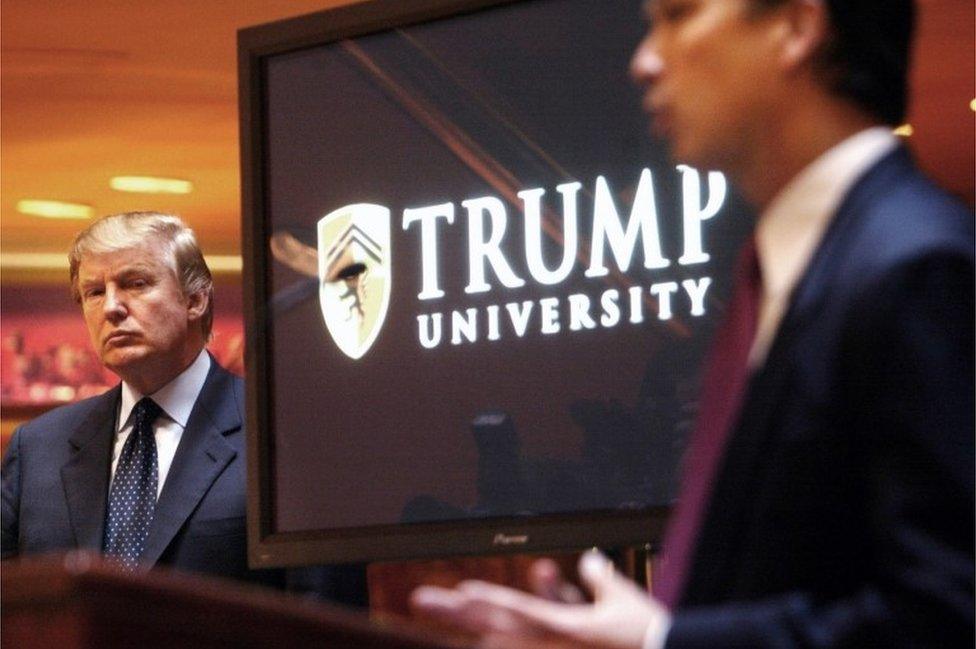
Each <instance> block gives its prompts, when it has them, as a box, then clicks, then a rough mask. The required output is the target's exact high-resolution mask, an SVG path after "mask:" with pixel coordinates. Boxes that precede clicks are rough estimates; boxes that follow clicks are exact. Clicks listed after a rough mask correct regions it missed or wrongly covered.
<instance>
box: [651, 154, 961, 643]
mask: <svg viewBox="0 0 976 649" xmlns="http://www.w3.org/2000/svg"><path fill="white" fill-rule="evenodd" d="M973 247H974V237H973V215H972V213H971V212H969V210H967V209H966V208H964V207H963V206H961V205H960V204H958V203H956V202H955V201H953V200H952V199H950V198H949V197H947V196H946V195H945V194H944V193H943V192H941V191H940V190H938V189H937V188H935V187H934V186H933V185H931V184H930V183H929V182H928V181H927V180H925V179H924V178H923V177H922V176H921V175H920V174H919V173H918V171H917V170H916V169H915V167H914V165H913V163H912V161H911V159H910V156H909V155H908V153H907V152H906V151H905V150H903V149H898V150H896V151H895V152H893V153H892V154H890V155H888V156H886V157H885V158H884V159H882V160H881V161H880V162H879V163H877V164H876V165H875V166H874V167H872V168H871V169H870V170H869V171H868V172H867V173H866V174H864V176H862V178H861V179H860V180H858V181H857V183H856V184H855V186H854V187H853V188H852V190H851V191H850V192H849V193H848V195H847V196H846V197H845V199H844V201H843V203H842V205H841V206H840V208H839V209H838V211H837V213H836V214H835V218H834V219H833V221H832V222H831V225H830V226H829V227H828V230H827V232H826V234H825V236H824V239H823V241H822V243H821V244H820V246H819V247H818V250H817V252H816V253H815V254H814V256H813V259H812V261H811V263H810V265H809V267H808V269H807V270H806V272H805V275H804V276H803V278H802V279H801V280H800V283H799V284H798V285H797V287H796V289H795V291H794V293H793V296H792V299H791V304H790V306H789V309H788V311H787V313H786V315H785V316H784V318H783V320H782V322H781V325H780V329H779V331H778V332H777V336H776V339H775V341H774V343H773V345H772V347H771V349H770V352H769V355H768V357H767V359H766V362H765V363H764V365H763V367H761V368H760V369H759V370H757V371H756V372H755V374H754V375H753V376H752V378H751V381H750V385H749V387H748V390H747V395H746V398H745V402H744V405H743V409H742V412H741V414H740V417H739V421H738V423H737V425H736V428H735V429H734V431H733V433H732V436H731V438H730V441H729V442H728V447H727V448H726V452H725V455H724V459H723V463H722V466H721V468H720V470H719V472H718V475H717V479H716V483H715V485H714V491H713V496H712V499H711V501H710V504H709V508H708V511H707V515H706V518H705V520H704V523H703V528H702V530H701V533H700V535H699V538H698V540H697V543H696V548H695V551H694V554H693V562H692V568H691V572H690V573H689V575H688V582H687V586H686V589H685V591H684V593H683V595H682V599H681V601H680V602H679V605H678V607H677V608H676V611H675V617H674V624H673V627H672V630H671V633H670V634H669V636H668V641H667V645H666V646H667V647H668V648H669V649H677V648H684V647H750V648H761V647H814V646H815V647H858V648H860V647H902V646H910V647H915V646H931V647H957V646H958V647H972V646H973V624H974V623H973V607H974V602H973V565H974V559H973V544H974V538H973V527H974V520H973V512H974V502H973V490H974V484H973V476H974V458H973V446H974V442H973V435H974V421H973V412H974V403H973V394H974V382H973V373H974V370H973V358H974V347H973V335H974V334H973V313H974V304H973V294H974V282H973V275H974V270H973Z"/></svg>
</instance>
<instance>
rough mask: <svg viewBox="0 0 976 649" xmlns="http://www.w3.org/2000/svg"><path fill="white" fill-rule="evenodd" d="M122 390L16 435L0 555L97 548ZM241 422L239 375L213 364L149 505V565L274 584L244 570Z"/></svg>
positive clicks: (8, 463)
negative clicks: (153, 503)
mask: <svg viewBox="0 0 976 649" xmlns="http://www.w3.org/2000/svg"><path fill="white" fill-rule="evenodd" d="M211 360H212V359H211ZM120 395H121V388H120V387H116V388H115V389H112V390H109V391H108V392H106V393H104V394H102V395H99V396H97V397H92V398H91V399H86V400H84V401H81V402H79V403H75V404H71V405H67V406H63V407H60V408H56V409H55V410H52V411H50V412H48V413H46V414H44V415H42V416H41V417H38V418H37V419H34V420H33V421H30V422H28V423H26V424H24V425H23V426H21V427H20V428H18V429H17V430H16V431H15V432H14V435H13V438H12V439H11V442H10V446H9V448H8V449H7V453H6V455H5V456H4V459H3V470H2V475H3V491H2V497H3V501H2V505H3V509H2V519H3V520H2V528H3V536H2V549H3V558H8V557H12V556H17V555H25V554H36V553H41V552H55V551H64V550H69V549H75V548H88V549H92V550H96V551H97V550H100V549H101V547H102V537H103V534H104V527H105V512H106V503H107V498H108V486H109V474H110V467H111V455H112V444H113V437H114V435H113V432H114V430H115V424H116V416H117V414H116V413H117V410H118V404H119V399H120ZM243 418H244V383H243V381H242V380H241V379H240V378H238V377H236V376H234V375H232V374H230V373H229V372H227V371H226V370H224V369H223V368H222V367H220V366H219V365H218V364H217V362H216V361H213V360H212V362H211V367H210V372H209V373H208V375H207V379H206V382H205V383H204V386H203V389H202V390H201V392H200V395H199V397H198V398H197V402H196V404H194V407H193V410H192V412H191V413H190V418H189V420H188V421H187V425H186V429H185V430H184V431H183V435H182V437H181V439H180V443H179V447H178V448H177V451H176V455H175V457H174V458H173V464H172V466H171V467H170V470H169V474H168V476H167V478H166V482H165V483H164V485H163V489H162V492H161V493H160V495H159V500H158V501H157V503H156V511H155V515H154V517H153V521H152V525H151V527H150V529H149V537H148V539H147V540H146V547H145V551H144V555H143V558H144V561H145V562H146V563H147V564H148V565H169V566H173V567H176V568H180V569H184V570H190V571H194V572H198V573H208V574H212V575H217V576H222V577H230V578H236V579H247V580H256V581H263V582H266V583H270V584H276V583H278V582H280V581H281V577H280V575H278V574H277V572H276V571H262V572H258V571H249V570H248V568H247V550H246V548H247V545H246V541H247V536H246V531H245V527H246V526H245V512H246V497H245V484H246V482H245V465H246V462H245V441H244V437H245V436H244V429H243V425H242V422H243Z"/></svg>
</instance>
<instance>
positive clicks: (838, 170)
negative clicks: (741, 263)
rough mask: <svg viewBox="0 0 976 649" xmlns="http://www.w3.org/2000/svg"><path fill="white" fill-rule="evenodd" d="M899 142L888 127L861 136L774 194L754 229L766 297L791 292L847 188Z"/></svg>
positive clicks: (826, 155)
mask: <svg viewBox="0 0 976 649" xmlns="http://www.w3.org/2000/svg"><path fill="white" fill-rule="evenodd" d="M897 143H898V139H897V137H896V136H895V135H894V134H892V132H891V129H889V128H887V127H883V126H875V127H872V128H868V129H865V130H863V131H860V132H858V133H856V134H854V135H852V136H850V137H849V138H847V139H846V140H844V141H842V142H841V143H839V144H837V145H835V146H834V147H832V148H830V149H829V150H827V151H826V152H825V153H824V154H822V155H821V156H820V157H819V158H817V159H816V160H814V161H813V162H811V163H810V164H809V165H807V167H805V168H804V169H803V171H801V172H800V173H799V174H798V175H797V176H795V177H794V178H793V180H791V181H790V182H789V183H788V184H787V185H786V187H784V188H783V189H782V190H781V191H780V192H779V194H777V195H776V197H775V198H774V199H773V200H772V202H770V204H769V205H768V207H767V208H766V210H765V211H764V212H763V213H762V214H761V215H760V217H759V221H758V223H757V225H756V249H757V253H758V255H759V265H760V268H761V269H762V275H763V294H764V296H765V297H776V296H781V295H783V294H784V293H787V292H789V291H792V289H793V286H794V285H795V284H796V282H797V280H798V279H799V276H800V274H801V273H802V271H803V269H804V268H806V266H807V263H808V262H809V260H810V257H811V256H812V254H813V251H814V250H815V249H816V247H817V244H818V243H819V242H820V239H821V237H822V235H823V233H824V230H826V228H827V224H828V223H830V220H831V218H832V217H833V215H834V212H835V211H836V210H837V208H838V207H839V206H840V202H841V201H842V200H843V198H844V195H845V194H847V191H848V189H850V187H851V186H852V185H853V184H854V183H855V182H856V181H857V179H858V178H859V177H860V176H861V175H862V174H863V173H864V172H865V171H867V170H868V168H870V167H871V166H872V165H873V164H874V163H875V162H877V161H878V160H880V159H881V158H882V157H883V156H884V155H885V154H887V153H888V152H889V151H891V150H892V149H894V148H895V147H896V146H897Z"/></svg>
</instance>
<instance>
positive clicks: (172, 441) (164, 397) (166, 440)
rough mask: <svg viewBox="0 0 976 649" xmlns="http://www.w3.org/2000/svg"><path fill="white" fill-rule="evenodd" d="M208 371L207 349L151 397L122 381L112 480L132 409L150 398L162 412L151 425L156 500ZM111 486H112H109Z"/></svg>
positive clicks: (129, 428) (130, 421) (128, 429)
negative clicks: (154, 455)
mask: <svg viewBox="0 0 976 649" xmlns="http://www.w3.org/2000/svg"><path fill="white" fill-rule="evenodd" d="M209 372H210V355H209V354H208V353H207V350H205V349H204V350H203V351H201V352H200V354H199V355H198V356H197V357H196V360H194V361H193V362H192V363H191V364H190V366H189V367H188V368H186V369H185V370H183V372H182V373H181V374H180V375H179V376H177V377H176V378H175V379H173V380H172V381H170V382H169V383H167V384H166V385H164V386H163V387H161V388H160V389H159V390H157V391H156V392H154V393H153V394H149V395H144V394H142V393H140V392H139V391H138V390H136V389H135V388H133V387H132V386H131V385H129V384H128V383H126V382H125V381H123V382H122V403H121V406H120V407H119V416H118V418H117V419H116V424H115V430H116V433H115V445H114V447H113V448H112V478H113V479H114V478H115V467H116V466H117V465H118V463H119V455H120V454H121V453H122V446H124V445H125V440H127V439H128V438H129V433H131V432H132V428H133V426H134V425H135V422H134V421H133V419H132V417H130V415H131V414H132V409H133V408H134V407H135V405H136V403H138V402H139V399H142V398H143V397H144V396H148V397H150V398H151V399H152V400H153V401H155V402H156V404H157V405H158V406H159V407H160V408H162V410H163V412H162V414H160V415H159V417H158V418H157V419H156V421H155V422H154V423H153V433H154V435H155V437H156V457H157V461H158V465H159V481H158V483H157V484H156V498H159V494H160V493H162V491H163V484H164V483H165V482H166V476H167V475H168V474H169V468H170V466H171V465H172V464H173V457H174V456H175V455H176V447H177V446H179V445H180V439H181V438H182V437H183V431H184V430H185V429H186V422H187V420H188V419H189V418H190V412H191V411H192V410H193V405H194V404H195V403H196V402H197V397H198V396H200V390H202V389H203V384H204V382H205V381H206V380H207V374H208V373H209ZM109 486H110V487H111V483H110V485H109Z"/></svg>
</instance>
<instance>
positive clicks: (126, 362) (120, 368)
mask: <svg viewBox="0 0 976 649" xmlns="http://www.w3.org/2000/svg"><path fill="white" fill-rule="evenodd" d="M145 360H146V351H145V350H143V349H138V348H131V347H126V348H114V349H110V350H108V352H106V353H104V354H102V365H104V366H105V367H107V368H108V369H109V370H110V371H111V372H113V373H114V374H117V375H118V376H120V377H122V378H123V379H125V375H126V373H127V372H131V371H133V370H134V369H137V368H138V367H139V366H140V365H141V364H142V363H143V362H144V361H145Z"/></svg>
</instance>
